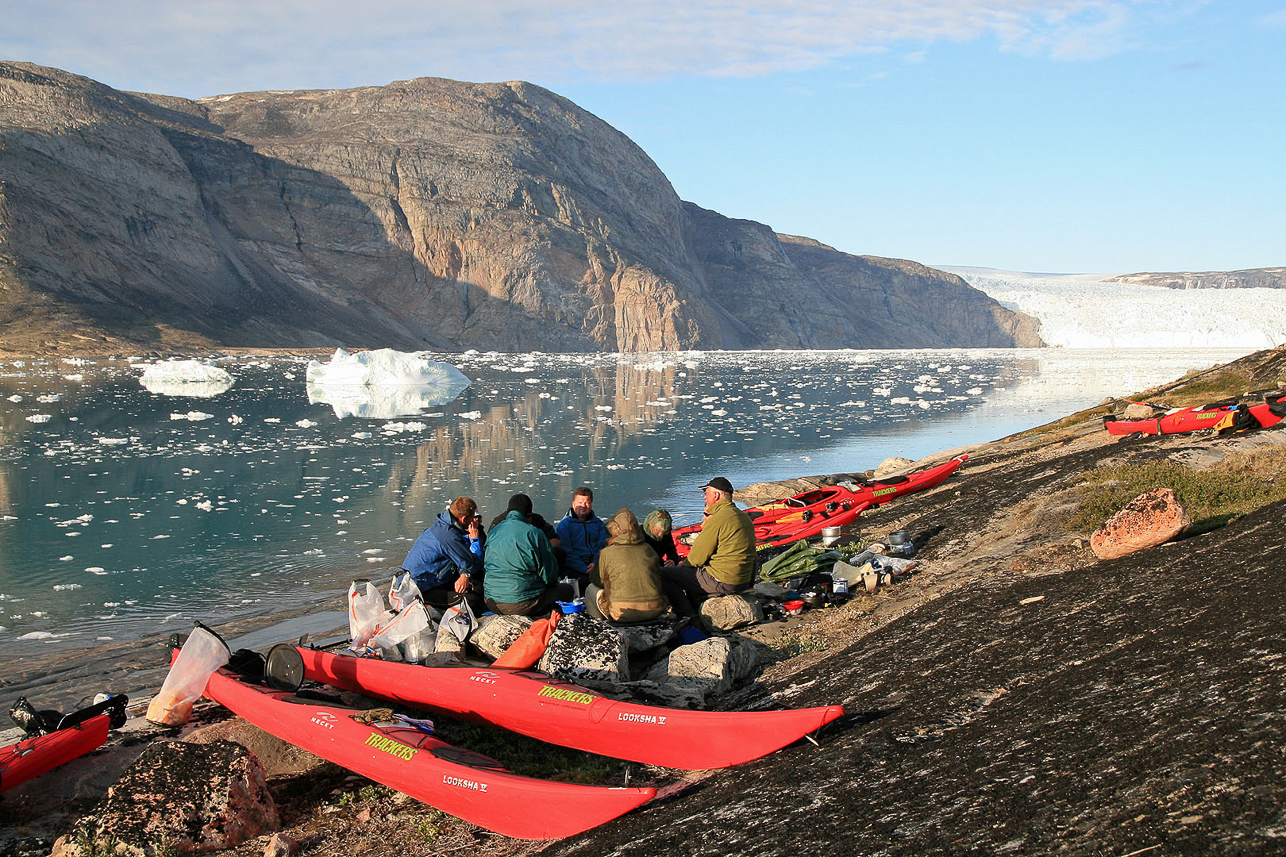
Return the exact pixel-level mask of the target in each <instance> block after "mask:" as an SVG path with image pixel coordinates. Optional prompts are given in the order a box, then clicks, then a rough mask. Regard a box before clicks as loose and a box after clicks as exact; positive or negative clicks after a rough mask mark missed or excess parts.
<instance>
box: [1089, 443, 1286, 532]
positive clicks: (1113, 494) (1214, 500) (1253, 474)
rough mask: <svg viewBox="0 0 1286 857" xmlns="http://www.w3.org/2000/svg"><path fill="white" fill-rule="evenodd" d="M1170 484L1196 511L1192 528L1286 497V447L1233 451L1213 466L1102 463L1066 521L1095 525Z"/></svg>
mask: <svg viewBox="0 0 1286 857" xmlns="http://www.w3.org/2000/svg"><path fill="white" fill-rule="evenodd" d="M1158 488H1170V489H1172V490H1173V491H1174V493H1175V495H1176V496H1177V497H1178V498H1179V502H1180V503H1181V504H1182V505H1183V507H1184V508H1185V509H1187V510H1188V514H1189V515H1191V516H1192V530H1191V531H1190V532H1192V533H1201V532H1206V531H1209V530H1213V529H1216V528H1218V527H1222V526H1224V525H1225V524H1227V523H1228V522H1229V521H1232V520H1235V519H1237V518H1239V517H1241V516H1242V515H1246V514H1249V513H1250V512H1253V511H1254V510H1256V509H1258V508H1260V507H1262V506H1266V505H1268V504H1269V503H1273V502H1276V501H1277V500H1281V499H1286V450H1283V449H1264V450H1257V451H1254V452H1249V453H1235V454H1233V455H1230V456H1229V457H1228V458H1226V459H1225V460H1224V461H1223V462H1221V463H1220V464H1219V465H1218V466H1216V467H1214V468H1211V469H1209V470H1196V469H1194V468H1191V467H1187V466H1185V465H1182V464H1178V463H1176V462H1173V461H1151V462H1148V463H1146V464H1127V465H1118V466H1108V467H1099V468H1096V469H1095V470H1092V471H1090V472H1089V473H1088V474H1087V475H1086V481H1085V483H1084V484H1083V489H1084V492H1085V496H1084V499H1083V500H1082V501H1081V504H1080V507H1079V509H1078V510H1077V511H1076V513H1075V514H1074V515H1073V516H1072V517H1071V518H1070V519H1068V521H1067V527H1068V529H1069V530H1073V531H1084V530H1090V531H1092V530H1096V529H1098V528H1099V527H1100V526H1102V524H1103V523H1104V522H1105V521H1106V520H1107V519H1108V518H1110V517H1112V515H1115V514H1116V513H1117V512H1119V511H1121V509H1123V508H1125V505H1126V504H1127V503H1129V502H1130V501H1131V500H1133V499H1134V498H1135V497H1137V496H1139V495H1140V494H1144V493H1147V492H1148V491H1155V490H1156V489H1158Z"/></svg>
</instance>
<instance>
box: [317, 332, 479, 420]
mask: <svg viewBox="0 0 1286 857" xmlns="http://www.w3.org/2000/svg"><path fill="white" fill-rule="evenodd" d="M470 383H471V382H470V381H469V379H468V378H467V377H465V375H464V373H463V372H461V371H460V370H459V369H457V368H455V367H454V366H452V365H451V364H450V363H441V362H439V361H436V360H430V359H428V358H427V357H425V356H423V355H422V354H418V353H407V352H404V351H394V350H393V349H391V348H379V349H376V350H374V351H363V352H361V353H359V354H349V353H348V352H347V351H345V350H344V349H342V348H338V349H336V350H335V353H334V355H332V356H331V359H330V362H328V363H321V362H318V361H316V360H312V361H309V363H308V374H307V387H308V401H309V403H310V404H324V405H330V406H331V407H332V408H334V410H335V416H337V417H339V418H340V419H343V418H344V417H350V416H352V417H365V418H368V419H391V418H393V417H400V416H411V415H414V414H418V413H420V412H421V411H423V410H424V409H425V408H431V407H435V406H437V405H442V404H445V403H447V402H449V401H451V400H452V399H454V398H455V397H456V396H458V395H460V394H461V393H462V392H464V390H465V389H466V388H467V387H468V386H469V384H470Z"/></svg>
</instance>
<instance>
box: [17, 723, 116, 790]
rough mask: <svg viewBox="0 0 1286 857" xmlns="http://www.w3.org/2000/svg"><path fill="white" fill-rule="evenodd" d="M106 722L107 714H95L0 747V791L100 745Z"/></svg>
mask: <svg viewBox="0 0 1286 857" xmlns="http://www.w3.org/2000/svg"><path fill="white" fill-rule="evenodd" d="M110 722H111V716H110V715H108V714H99V715H96V716H94V717H91V718H90V719H89V720H86V721H85V722H84V723H80V724H77V725H75V726H69V727H67V728H65V729H59V730H57V731H55V732H50V733H49V734H48V735H38V736H36V737H34V738H24V739H22V740H21V741H19V742H18V743H17V744H10V745H9V746H8V747H0V791H4V790H5V789H11V788H13V787H14V786H16V785H20V784H22V783H25V782H26V781H27V780H29V779H31V778H32V777H35V776H39V775H40V774H43V773H44V772H45V771H52V770H53V769H54V768H56V767H58V766H59V765H65V764H66V763H68V762H70V761H71V760H72V759H76V758H79V757H80V756H83V755H85V754H86V753H88V752H89V751H90V750H96V749H98V748H99V747H101V746H103V742H105V741H106V740H107V729H108V726H109V725H110Z"/></svg>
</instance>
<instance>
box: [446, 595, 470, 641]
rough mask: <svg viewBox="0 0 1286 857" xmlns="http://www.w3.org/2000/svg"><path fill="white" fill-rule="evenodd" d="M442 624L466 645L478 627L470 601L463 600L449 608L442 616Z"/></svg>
mask: <svg viewBox="0 0 1286 857" xmlns="http://www.w3.org/2000/svg"><path fill="white" fill-rule="evenodd" d="M442 624H443V625H445V626H446V627H447V630H449V631H450V632H451V633H452V634H453V635H454V636H455V638H456V639H457V640H459V641H460V642H461V643H464V642H467V641H468V639H469V635H470V634H471V633H473V629H474V628H476V627H478V619H477V617H476V616H474V615H473V610H472V609H471V608H470V607H469V602H468V600H467V599H464V598H461V599H460V602H459V603H458V604H454V605H452V606H450V607H448V608H447V609H446V612H445V613H443V614H442Z"/></svg>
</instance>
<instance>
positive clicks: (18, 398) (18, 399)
mask: <svg viewBox="0 0 1286 857" xmlns="http://www.w3.org/2000/svg"><path fill="white" fill-rule="evenodd" d="M9 401H11V402H13V403H14V404H15V405H16V404H18V403H19V402H21V401H22V396H19V395H18V394H17V393H14V394H13V395H12V396H10V397H9Z"/></svg>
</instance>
